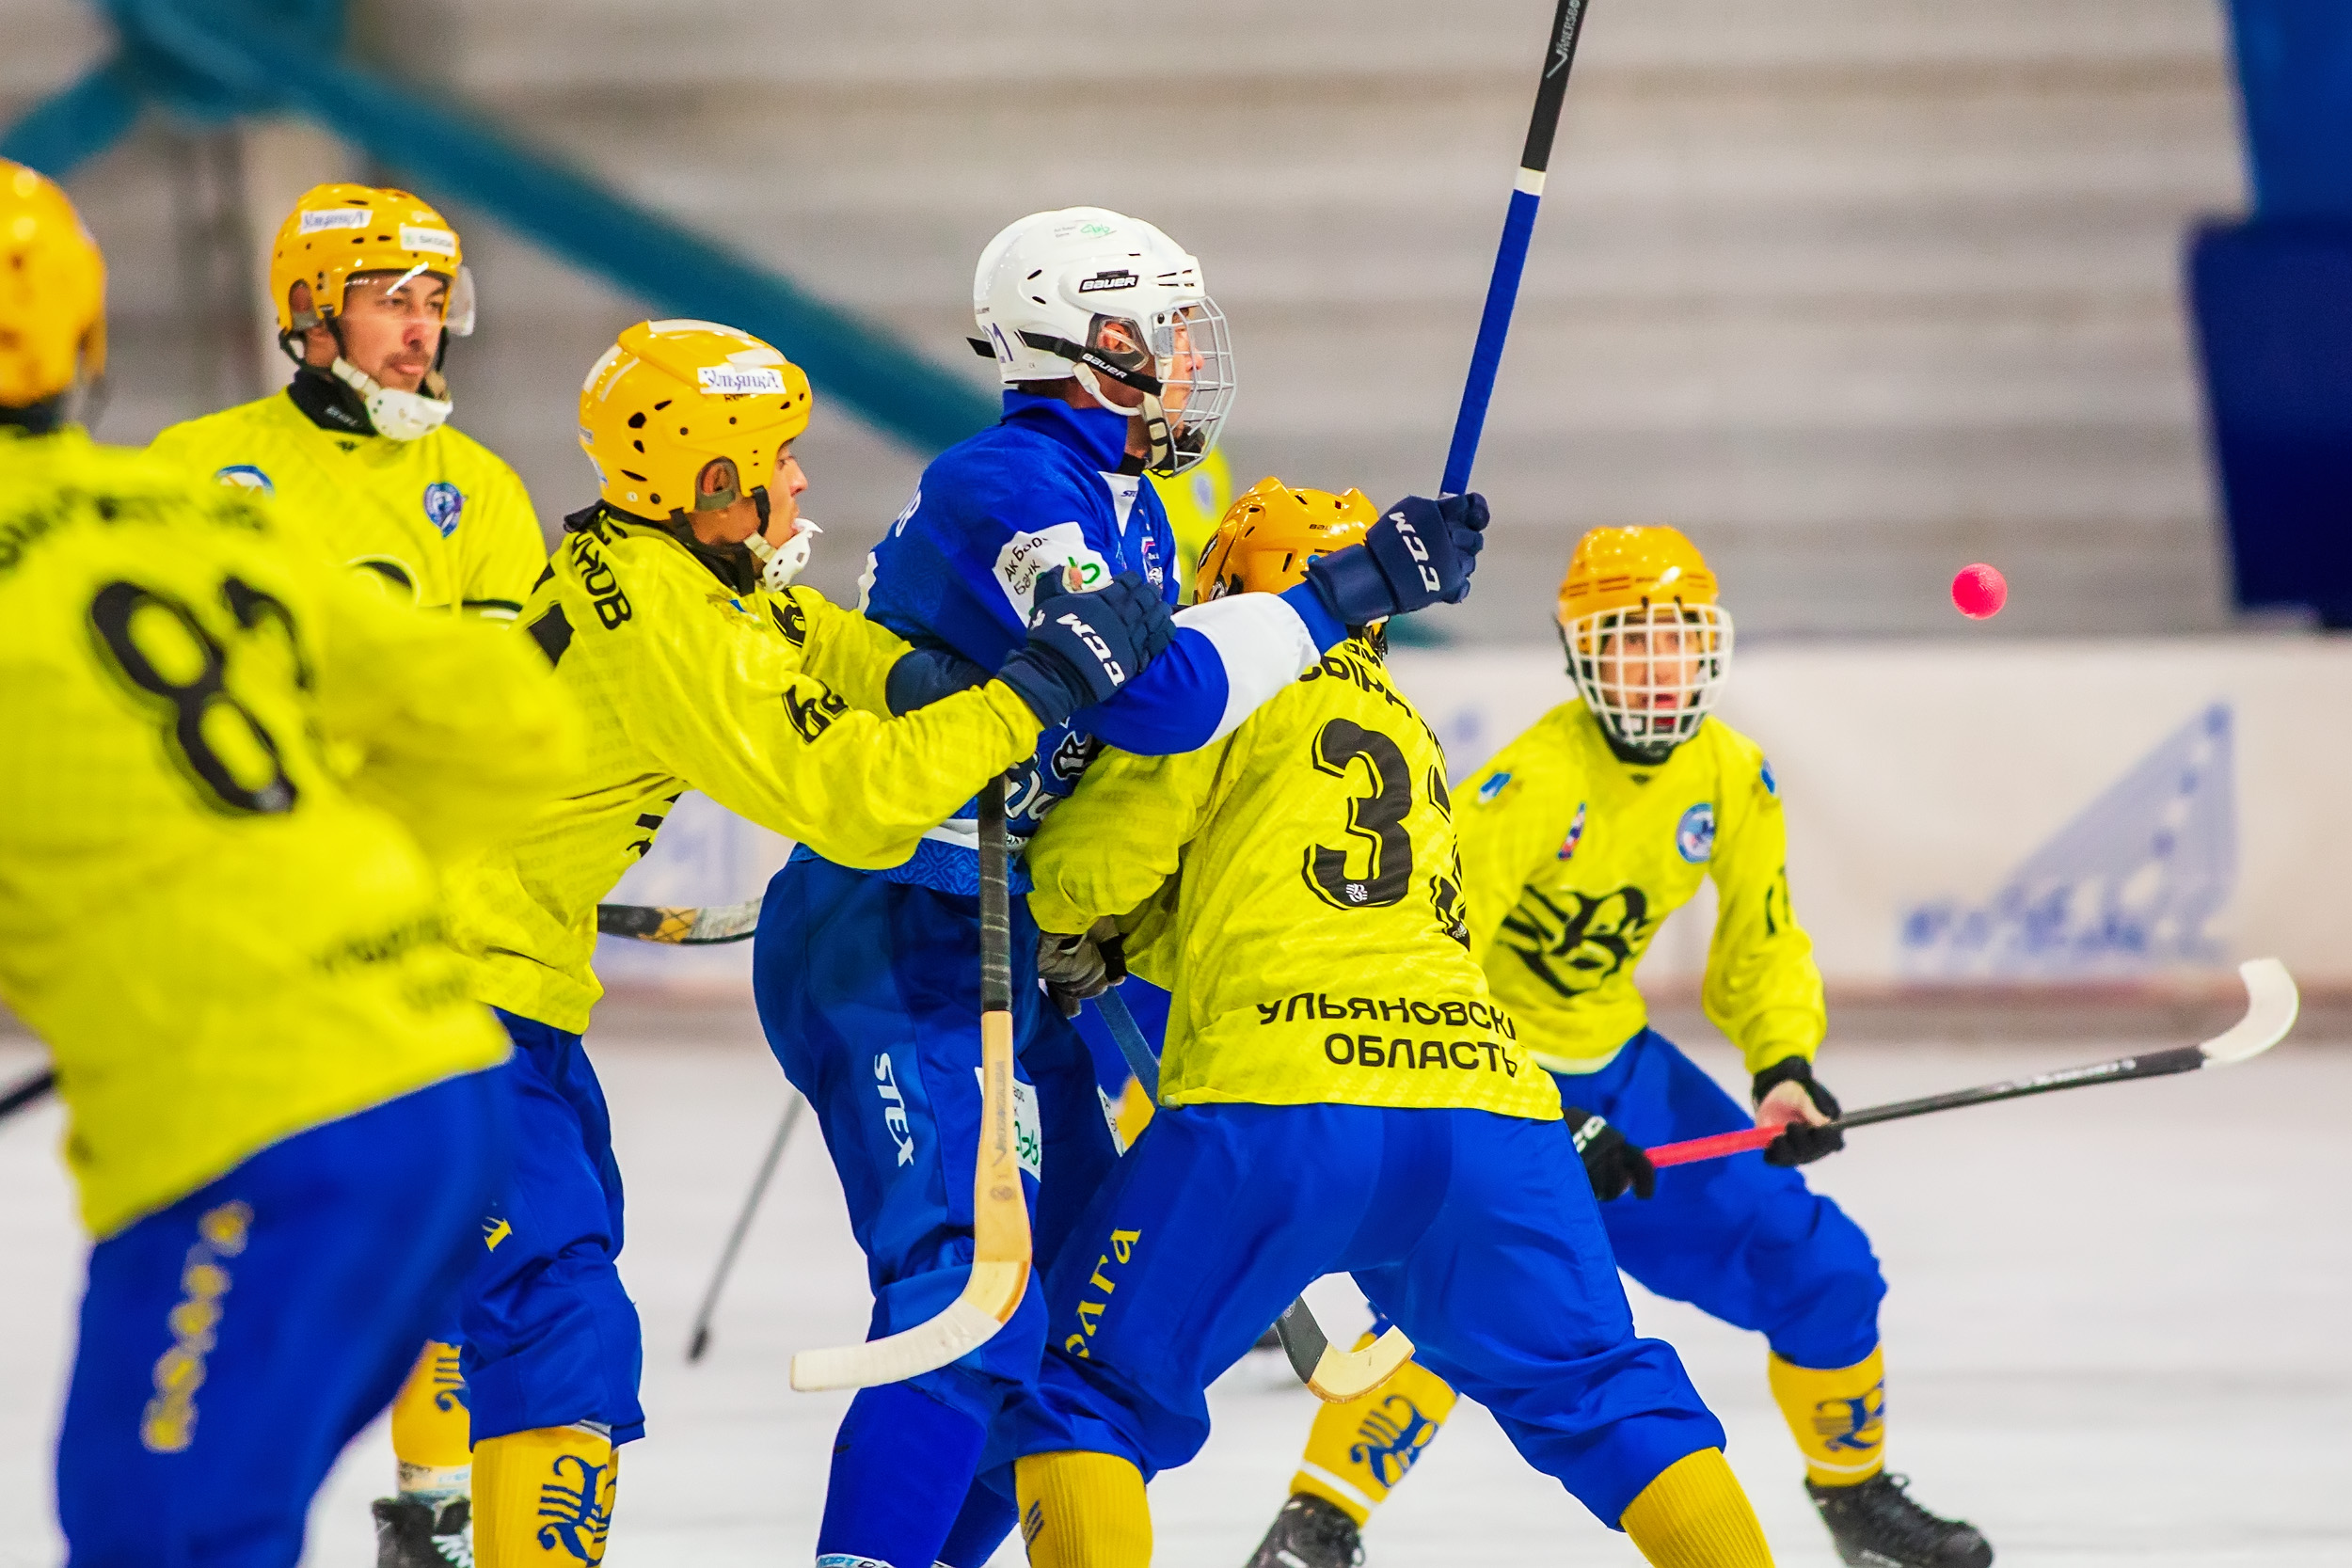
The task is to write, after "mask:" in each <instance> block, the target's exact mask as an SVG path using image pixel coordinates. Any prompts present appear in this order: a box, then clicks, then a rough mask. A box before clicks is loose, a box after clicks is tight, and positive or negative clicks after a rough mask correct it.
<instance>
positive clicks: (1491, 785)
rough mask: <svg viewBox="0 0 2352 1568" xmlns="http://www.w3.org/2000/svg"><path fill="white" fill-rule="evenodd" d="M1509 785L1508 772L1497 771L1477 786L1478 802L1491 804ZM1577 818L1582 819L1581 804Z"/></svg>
mask: <svg viewBox="0 0 2352 1568" xmlns="http://www.w3.org/2000/svg"><path fill="white" fill-rule="evenodd" d="M1510 787H1511V775H1510V774H1508V773H1497V774H1495V775H1494V776H1493V777H1492V778H1489V779H1488V780H1487V781H1486V783H1485V784H1480V785H1479V786H1478V803H1479V804H1480V805H1482V806H1491V805H1493V804H1494V803H1495V802H1496V801H1497V800H1501V799H1502V792H1503V791H1504V790H1506V789H1508V788H1510ZM1577 819H1578V820H1579V821H1581V820H1583V808H1582V807H1581V806H1580V807H1579V808H1577Z"/></svg>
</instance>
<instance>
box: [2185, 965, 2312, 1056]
mask: <svg viewBox="0 0 2352 1568" xmlns="http://www.w3.org/2000/svg"><path fill="white" fill-rule="evenodd" d="M2237 974H2238V978H2239V979H2241V980H2243V981H2245V982H2246V1016H2245V1017H2243V1018H2241V1019H2239V1020H2238V1021H2237V1022H2235V1023H2233V1024H2232V1025H2230V1027H2229V1028H2228V1029H2226V1030H2224V1031H2223V1032H2222V1033H2220V1034H2218V1035H2216V1036H2215V1037H2213V1038H2212V1039H2209V1040H2207V1041H2205V1042H2204V1043H2203V1044H2202V1045H2201V1046H2199V1047H2198V1048H2197V1049H2198V1050H2199V1051H2201V1052H2203V1053H2204V1056H2205V1065H2206V1066H2207V1067H2232V1066H2234V1065H2235V1064H2237V1063H2239V1062H2243V1061H2248V1060H2250V1059H2251V1058H2253V1057H2256V1056H2259V1055H2261V1054H2262V1053H2264V1052H2265V1051H2267V1050H2269V1049H2270V1048H2271V1047H2272V1046H2274V1045H2276V1044H2278V1043H2279V1042H2280V1040H2282V1039H2284V1038H2286V1037H2287V1031H2288V1030H2290V1029H2292V1028H2294V1027H2295V1017H2296V1013H2297V1012H2299V1011H2300V1010H2301V1009H2302V1006H2303V1000H2302V996H2301V994H2300V993H2299V992H2297V991H2296V989H2295V976H2294V975H2292V974H2288V973H2287V966H2286V965H2284V964H2282V963H2280V961H2279V960H2278V959H2276V958H2249V959H2247V960H2246V961H2245V962H2244V963H2242V964H2240V965H2238V966H2237Z"/></svg>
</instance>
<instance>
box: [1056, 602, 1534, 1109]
mask: <svg viewBox="0 0 2352 1568" xmlns="http://www.w3.org/2000/svg"><path fill="white" fill-rule="evenodd" d="M1028 863H1029V871H1030V875H1031V876H1032V877H1033V878H1034V879H1035V880H1036V884H1037V886H1036V891H1035V892H1033V893H1031V894H1030V895H1029V909H1030V911H1031V912H1032V913H1033V914H1035V915H1036V917H1037V921H1038V924H1039V925H1040V926H1041V927H1043V928H1045V929H1046V930H1049V931H1083V930H1085V929H1086V928H1087V927H1088V926H1089V925H1090V924H1092V922H1093V921H1094V920H1096V919H1097V918H1099V917H1100V916H1103V915H1106V914H1108V915H1118V916H1121V917H1123V918H1122V920H1121V922H1120V924H1121V926H1122V928H1126V927H1133V929H1134V930H1135V933H1136V939H1137V942H1136V948H1135V950H1134V953H1133V961H1134V964H1135V967H1136V972H1137V973H1138V974H1143V975H1144V976H1145V977H1146V978H1147V979H1150V980H1152V982H1154V983H1155V984H1158V985H1162V986H1165V987H1167V988H1168V990H1170V991H1172V992H1173V993H1174V1002H1173V1004H1172V1006H1170V1008H1169V1011H1168V1041H1167V1050H1166V1053H1165V1054H1164V1055H1163V1057H1162V1058H1161V1062H1160V1101H1161V1102H1162V1103H1163V1104H1168V1105H1190V1104H1204V1103H1212V1102H1219V1101H1242V1102H1246V1103H1249V1104H1258V1105H1309V1104H1342V1105H1393V1106H1419V1107H1438V1106H1454V1107H1464V1108H1469V1109H1474V1110H1482V1111H1495V1112H1499V1113H1501V1114H1502V1115H1504V1116H1514V1117H1531V1118H1534V1119H1536V1120H1544V1121H1549V1120H1556V1119H1557V1118H1558V1117H1559V1115H1560V1097H1559V1094H1558V1093H1557V1091H1555V1090H1554V1089H1553V1087H1552V1084H1551V1080H1550V1079H1549V1077H1547V1076H1546V1075H1545V1074H1543V1073H1541V1072H1538V1071H1536V1070H1534V1068H1533V1067H1532V1066H1530V1065H1529V1063H1528V1060H1527V1057H1526V1053H1525V1052H1524V1050H1523V1049H1522V1047H1521V1045H1520V1043H1519V1040H1518V1032H1517V1030H1516V1029H1515V1027H1514V1026H1513V1023H1512V1021H1511V1020H1510V1019H1509V1018H1508V1017H1507V1016H1506V1015H1505V1014H1504V1013H1503V1010H1502V1008H1501V1007H1499V1006H1496V1005H1495V1004H1494V1002H1493V1001H1492V1000H1491V999H1489V997H1488V995H1487V993H1486V978H1485V976H1483V975H1482V974H1479V971H1478V966H1477V964H1476V963H1475V962H1473V961H1472V960H1471V958H1470V949H1469V948H1468V946H1467V945H1465V942H1464V938H1463V934H1462V900H1461V867H1460V864H1459V863H1458V862H1457V861H1456V858H1455V856H1454V825H1453V821H1452V808H1451V806H1450V804H1449V802H1448V798H1447V794H1446V786H1445V756H1444V753H1443V752H1442V751H1441V750H1440V749H1439V747H1438V741H1437V738H1436V736H1432V735H1431V734H1430V733H1429V726H1428V725H1427V724H1425V723H1423V722H1422V717H1421V714H1420V713H1419V711H1418V710H1416V709H1415V708H1414V706H1413V705H1412V704H1411V703H1409V702H1407V701H1406V699H1405V698H1404V697H1403V696H1402V695H1400V694H1399V693H1398V691H1397V690H1396V689H1395V688H1394V687H1393V686H1391V684H1390V682H1389V676H1388V671H1387V669H1386V668H1385V667H1384V665H1383V664H1382V661H1381V658H1380V656H1379V655H1378V654H1377V653H1375V651H1374V650H1373V649H1372V648H1371V647H1370V646H1369V645H1367V644H1366V643H1364V642H1363V641H1348V642H1344V643H1342V644H1341V645H1340V646H1339V647H1337V648H1334V649H1333V650H1332V651H1331V652H1330V653H1328V654H1327V655H1325V656H1324V658H1323V662H1322V663H1321V664H1319V665H1317V666H1316V667H1315V668H1314V669H1311V670H1310V671H1308V672H1307V673H1306V674H1305V675H1303V676H1301V677H1300V678H1299V679H1298V681H1297V682H1296V683H1295V684H1294V685H1292V686H1291V687H1289V688H1288V689H1285V690H1284V691H1282V692H1281V693H1280V694H1279V696H1277V697H1275V698H1274V699H1273V700H1271V701H1270V702H1268V703H1267V704H1266V705H1264V706H1263V707H1262V708H1260V709H1259V710H1258V711H1257V712H1256V713H1255V714H1253V715H1252V716H1251V717H1250V718H1249V719H1248V721H1246V722H1244V723H1243V724H1242V726H1241V727H1240V728H1239V729H1237V730H1235V731H1234V732H1233V733H1232V735H1230V736H1226V737H1225V739H1223V740H1222V741H1219V742H1217V743H1216V744H1214V745H1212V746H1209V747H1206V748H1204V749H1203V750H1201V751H1198V752H1191V753H1189V754H1187V755H1184V756H1173V757H1139V756H1132V755H1129V754H1128V753H1126V752H1116V751H1113V752H1104V754H1103V755H1102V756H1101V757H1100V758H1098V759H1097V760H1096V761H1095V763H1094V765H1093V766H1092V767H1090V768H1088V769H1087V774H1086V777H1085V779H1084V780H1083V781H1082V782H1081V783H1080V784H1079V786H1078V789H1077V791H1076V793H1075V794H1073V795H1072V796H1071V798H1070V799H1069V800H1065V801H1063V802H1062V803H1061V804H1060V805H1058V806H1057V807H1055V808H1054V810H1053V811H1052V812H1051V813H1050V814H1048V815H1047V816H1046V818H1045V821H1044V823H1043V825H1042V826H1041V828H1040V829H1039V830H1038V833H1037V837H1036V838H1035V839H1033V840H1032V841H1031V842H1030V846H1029V855H1028ZM1171 877H1173V878H1174V884H1173V885H1174V894H1173V902H1172V904H1171V903H1170V902H1169V899H1168V894H1167V892H1166V891H1165V890H1164V885H1163V884H1165V883H1167V881H1168V879H1169V878H1171Z"/></svg>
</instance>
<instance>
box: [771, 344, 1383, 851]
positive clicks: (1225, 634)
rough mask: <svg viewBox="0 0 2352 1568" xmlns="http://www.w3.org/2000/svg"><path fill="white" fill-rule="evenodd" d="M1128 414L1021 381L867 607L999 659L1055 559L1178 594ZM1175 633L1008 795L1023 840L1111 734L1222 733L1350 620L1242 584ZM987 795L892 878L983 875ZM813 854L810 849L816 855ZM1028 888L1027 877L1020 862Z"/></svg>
mask: <svg viewBox="0 0 2352 1568" xmlns="http://www.w3.org/2000/svg"><path fill="white" fill-rule="evenodd" d="M1126 446H1127V420H1126V419H1125V417H1124V416H1122V415H1119V414H1114V413H1111V412H1109V411H1107V410H1104V409H1100V408H1087V409H1078V408H1073V407H1071V406H1070V405H1069V404H1065V403H1062V402H1060V401H1059V400H1057V399H1053V398H1038V397H1030V396H1027V395H1026V394H1025V393H1021V392H1013V391H1008V392H1007V393H1006V394H1005V415H1004V419H1003V420H1002V421H1001V422H1000V423H998V424H997V425H995V426H994V427H993V428H992V429H989V430H984V431H982V432H980V434H978V435H977V436H972V437H971V438H970V439H968V440H965V441H962V442H960V443H958V444H957V445H955V446H953V447H950V448H949V449H947V451H944V452H942V453H941V454H940V455H939V456H938V457H937V458H935V459H933V460H932V462H931V465H930V467H928V468H926V469H924V470H923V479H922V483H920V485H918V486H917V488H916V490H915V492H914V499H913V500H910V501H909V502H907V506H906V510H905V511H903V512H901V513H900V514H899V515H898V520H897V521H896V522H894V523H893V524H892V525H891V527H890V531H889V532H888V533H887V534H886V535H885V536H884V537H883V539H882V543H881V545H879V546H876V547H875V549H874V552H873V554H872V555H871V556H870V557H869V558H868V560H867V564H866V577H865V578H864V579H863V581H862V582H861V584H860V586H861V588H862V589H863V590H864V593H863V596H862V598H861V601H860V608H861V609H862V610H864V611H865V612H866V614H867V615H868V616H870V617H872V618H873V619H874V620H876V621H879V622H881V623H882V625H883V626H887V627H889V628H890V629H891V630H892V631H894V632H896V633H898V635H899V636H900V637H903V638H905V639H906V640H907V641H910V642H913V643H914V644H916V645H917V646H927V647H947V648H952V649H954V650H955V651H956V652H957V653H959V654H961V655H962V656H963V657H966V658H968V659H970V660H972V661H973V662H974V663H976V664H977V665H979V666H980V667H981V668H982V669H984V670H989V671H993V670H995V669H997V668H998V667H999V666H1001V665H1002V664H1003V663H1004V662H1005V660H1006V658H1007V657H1009V656H1010V655H1011V654H1012V653H1013V652H1014V651H1015V650H1016V649H1018V648H1020V647H1021V646H1022V645H1023V643H1024V642H1025V641H1027V636H1028V632H1027V624H1028V617H1029V611H1030V609H1031V606H1032V603H1033V600H1034V596H1035V591H1036V583H1037V579H1038V576H1039V574H1040V573H1041V572H1046V571H1053V570H1057V569H1060V568H1062V567H1069V566H1074V567H1076V568H1077V569H1078V571H1079V573H1080V576H1081V578H1082V580H1083V583H1084V586H1085V587H1087V588H1089V589H1092V588H1100V587H1102V586H1103V585H1104V583H1107V582H1108V581H1109V580H1110V579H1111V578H1113V577H1114V576H1116V575H1117V574H1119V573H1120V572H1125V571H1133V572H1136V573H1138V574H1140V575H1141V576H1142V578H1143V579H1144V580H1145V581H1146V582H1148V583H1150V584H1151V585H1152V587H1154V588H1156V589H1157V590H1159V592H1160V594H1162V595H1163V596H1164V597H1165V599H1166V600H1167V602H1168V603H1169V604H1171V605H1172V604H1175V603H1176V602H1177V601H1178V599H1179V598H1180V596H1181V595H1182V594H1183V591H1184V585H1183V584H1182V583H1180V582H1178V581H1177V579H1176V541H1175V536H1174V534H1173V532H1172V531H1170V530H1169V528H1168V514H1167V512H1166V511H1165V510H1164V509H1163V508H1162V507H1161V505H1160V498H1159V496H1158V494H1157V492H1155V491H1154V490H1153V489H1152V483H1151V481H1149V480H1148V479H1145V478H1143V477H1141V476H1140V475H1138V474H1135V473H1122V472H1120V468H1121V467H1124V466H1126ZM1176 624H1177V632H1176V640H1175V641H1174V642H1173V643H1171V644H1170V645H1169V647H1168V651H1167V652H1166V653H1164V654H1162V655H1161V656H1160V657H1159V658H1157V659H1156V660H1154V661H1153V662H1152V666H1151V668H1149V669H1148V670H1146V671H1145V672H1144V673H1142V674H1140V675H1138V676H1137V677H1136V679H1134V680H1133V681H1130V682H1129V683H1128V684H1127V686H1126V687H1125V688H1124V689H1122V690H1120V693H1119V694H1118V695H1117V696H1115V697H1113V698H1112V699H1111V700H1110V701H1109V702H1107V703H1104V704H1102V705H1099V706H1096V707H1091V708H1088V709H1085V710H1083V711H1082V712H1080V713H1079V714H1078V715H1077V716H1076V717H1075V718H1074V719H1073V721H1071V722H1070V723H1068V724H1065V725H1062V726H1059V727H1058V728H1055V729H1049V730H1047V731H1046V732H1045V734H1044V736H1042V737H1041V739H1040V741H1039V743H1038V751H1037V755H1036V757H1035V759H1034V760H1033V761H1032V762H1031V763H1030V764H1029V765H1028V767H1026V768H1024V769H1022V770H1021V771H1020V772H1019V773H1018V774H1016V776H1015V777H1014V778H1013V779H1012V780H1011V783H1010V786H1009V789H1008V791H1007V795H1006V808H1007V817H1008V821H1009V827H1010V829H1011V832H1012V835H1013V838H1014V841H1015V844H1016V847H1017V846H1018V845H1020V844H1023V843H1025V842H1026V840H1027V838H1028V836H1029V834H1031V833H1033V832H1036V831H1037V825H1038V822H1039V820H1040V818H1041V817H1042V816H1044V814H1045V812H1046V811H1047V810H1048V809H1050V808H1051V807H1052V806H1053V804H1054V803H1055V802H1056V801H1057V800H1061V799H1062V798H1064V797H1065V796H1067V795H1068V794H1069V793H1070V792H1071V790H1072V789H1073V788H1074V787H1076V785H1077V783H1078V777H1079V775H1080V774H1081V773H1083V772H1084V771H1085V770H1086V765H1087V763H1088V762H1089V760H1090V759H1091V757H1092V756H1093V754H1094V752H1095V750H1096V749H1097V747H1098V746H1099V745H1100V744H1104V743H1107V744H1110V745H1113V746H1117V747H1119V748H1120V749H1121V750H1122V751H1128V752H1141V753H1144V754H1147V755H1154V756H1158V755H1167V754H1170V753H1173V752H1190V751H1195V750H1198V749H1199V748H1200V747H1202V746H1205V745H1207V744H1208V743H1209V742H1210V741H1212V740H1215V739H1216V738H1218V737H1219V736H1224V735H1225V734H1227V733H1228V732H1230V731H1231V730H1232V729H1233V728H1234V727H1235V726H1236V725H1238V724H1239V723H1240V722H1241V721H1243V720H1244V719H1246V718H1248V716H1249V714H1250V713H1251V712H1252V711H1254V710H1255V709H1256V708H1257V706H1258V705H1259V704H1261V703H1263V702H1264V701H1265V700H1266V699H1267V698H1268V697H1271V696H1272V695H1274V693H1276V692H1277V691H1279V690H1281V689H1283V688H1284V687H1285V686H1288V685H1289V684H1290V683H1291V682H1292V681H1294V680H1295V679H1297V678H1298V677H1299V676H1300V675H1301V674H1303V673H1306V671H1307V670H1308V669H1309V668H1310V667H1311V666H1312V665H1313V664H1314V663H1315V661H1316V660H1317V659H1319V658H1321V657H1323V653H1324V651H1325V650H1326V649H1327V648H1329V647H1331V646H1333V645H1335V644H1336V643H1338V642H1339V641H1342V640H1343V638H1344V637H1345V636H1346V628H1345V627H1343V626H1341V625H1340V624H1339V622H1338V620H1337V618H1335V617H1334V616H1333V615H1332V614H1331V612H1330V611H1329V610H1327V609H1326V608H1325V607H1324V604H1323V601H1322V599H1321V598H1320V597H1318V596H1317V595H1316V594H1315V593H1314V591H1313V589H1311V587H1309V586H1307V585H1306V584H1304V583H1301V584H1300V585H1298V586H1297V587H1295V588H1293V589H1290V590H1289V591H1288V592H1286V593H1283V594H1234V595H1232V596H1230V597H1227V598H1222V599H1218V600H1216V601H1214V602H1212V603H1209V604H1205V605H1196V606H1194V607H1192V608H1191V609H1188V610H1182V611H1180V612H1179V613H1178V615H1177V617H1176ZM977 843H978V824H977V802H971V803H967V804H966V805H965V806H964V807H963V808H962V809H961V811H959V812H958V813H957V814H956V815H955V816H953V817H951V818H949V819H948V820H947V821H946V822H944V823H942V824H941V825H940V826H939V827H938V828H936V829H934V830H932V832H930V834H929V835H928V836H927V837H926V839H925V841H924V842H923V844H922V845H921V846H920V847H918V848H917V849H916V851H915V854H914V858H912V859H911V860H909V861H908V862H907V863H905V864H903V865H901V866H899V867H898V868H896V869H895V870H892V871H886V872H882V873H879V875H882V876H884V877H889V878H892V879H896V880H901V881H911V882H919V883H921V884H923V885H924V886H927V887H934V888H938V889H941V890H942V891H945V892H949V893H971V892H974V891H976V890H977V887H978V885H979V864H978V855H977ZM805 852H806V851H803V853H805ZM1014 876H1015V886H1016V890H1017V891H1026V886H1027V883H1026V877H1025V874H1024V873H1023V872H1022V870H1021V869H1020V868H1019V866H1018V865H1016V867H1015V870H1014Z"/></svg>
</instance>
